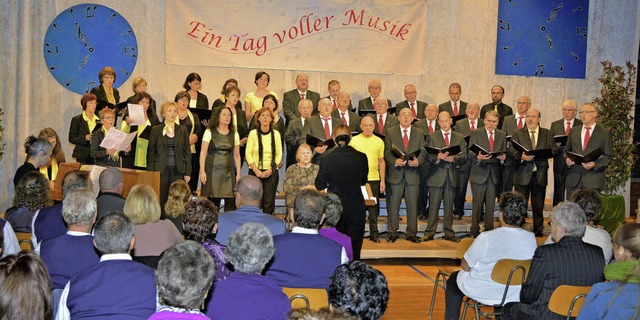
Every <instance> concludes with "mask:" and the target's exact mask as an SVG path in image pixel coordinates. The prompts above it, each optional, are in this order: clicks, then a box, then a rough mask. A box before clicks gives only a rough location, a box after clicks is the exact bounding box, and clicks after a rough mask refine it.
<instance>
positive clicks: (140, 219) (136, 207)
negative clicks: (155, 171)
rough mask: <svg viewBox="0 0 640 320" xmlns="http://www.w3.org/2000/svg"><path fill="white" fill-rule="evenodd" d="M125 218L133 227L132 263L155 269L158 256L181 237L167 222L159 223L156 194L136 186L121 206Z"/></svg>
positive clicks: (139, 185)
mask: <svg viewBox="0 0 640 320" xmlns="http://www.w3.org/2000/svg"><path fill="white" fill-rule="evenodd" d="M124 214H126V215H127V216H128V217H129V219H131V222H132V223H133V229H134V236H135V238H136V241H135V244H134V246H133V251H132V256H133V260H135V261H138V262H141V263H144V264H146V265H147V266H149V267H151V268H154V269H155V268H156V266H157V265H158V259H159V258H160V254H161V253H162V252H163V251H164V250H166V249H168V248H170V247H171V246H173V245H175V244H176V243H179V242H181V241H182V235H181V234H180V231H178V229H177V228H176V226H175V225H173V223H172V222H171V221H169V220H160V203H158V196H157V195H156V193H155V191H153V189H152V188H151V187H150V186H148V185H144V184H136V185H135V186H133V188H131V191H129V195H128V196H127V200H126V202H125V203H124Z"/></svg>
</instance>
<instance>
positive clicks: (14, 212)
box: [4, 171, 51, 232]
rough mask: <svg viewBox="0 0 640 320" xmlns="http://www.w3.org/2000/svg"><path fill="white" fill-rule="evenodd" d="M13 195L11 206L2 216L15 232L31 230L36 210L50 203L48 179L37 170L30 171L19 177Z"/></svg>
mask: <svg viewBox="0 0 640 320" xmlns="http://www.w3.org/2000/svg"><path fill="white" fill-rule="evenodd" d="M15 192H16V194H15V196H14V197H13V206H12V207H11V208H9V209H7V212H6V213H5V215H4V218H5V219H6V220H7V221H8V222H9V223H11V226H13V231H15V232H31V221H32V220H33V216H34V215H35V213H36V211H38V210H40V209H41V208H44V207H48V206H50V205H51V197H50V195H49V180H47V178H45V177H44V175H43V174H42V173H40V172H38V171H31V172H28V173H27V174H25V175H24V177H22V179H20V181H19V182H18V185H17V186H16V190H15Z"/></svg>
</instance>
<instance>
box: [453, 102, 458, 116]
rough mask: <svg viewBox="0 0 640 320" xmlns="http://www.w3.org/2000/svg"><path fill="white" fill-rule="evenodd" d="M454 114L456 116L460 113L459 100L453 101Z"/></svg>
mask: <svg viewBox="0 0 640 320" xmlns="http://www.w3.org/2000/svg"><path fill="white" fill-rule="evenodd" d="M453 115H454V116H457V115H458V101H456V102H454V103H453Z"/></svg>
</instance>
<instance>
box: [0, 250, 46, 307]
mask: <svg viewBox="0 0 640 320" xmlns="http://www.w3.org/2000/svg"><path fill="white" fill-rule="evenodd" d="M0 297H3V298H2V299H0V319H53V307H52V299H51V279H50V278H49V273H47V268H46V267H45V266H44V264H43V263H42V261H41V260H40V258H38V256H37V255H36V254H35V253H33V252H19V253H18V254H15V255H9V256H6V257H4V258H2V259H1V260H0Z"/></svg>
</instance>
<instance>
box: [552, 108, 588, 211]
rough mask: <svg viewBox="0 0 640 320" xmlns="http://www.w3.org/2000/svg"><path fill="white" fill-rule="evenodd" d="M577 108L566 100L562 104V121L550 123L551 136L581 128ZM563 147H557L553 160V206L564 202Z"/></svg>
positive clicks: (564, 171)
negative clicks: (556, 153)
mask: <svg viewBox="0 0 640 320" xmlns="http://www.w3.org/2000/svg"><path fill="white" fill-rule="evenodd" d="M577 110H578V107H577V105H576V102H575V101H573V100H567V101H565V102H564V103H563V104H562V119H560V120H557V121H554V122H552V123H551V128H550V129H551V134H553V136H561V135H565V136H568V135H569V132H571V129H572V128H573V127H577V126H581V125H582V121H581V120H580V119H578V118H576V112H577ZM565 147H566V145H565V146H559V148H560V152H559V153H558V155H557V156H556V157H555V158H553V205H554V206H555V205H557V204H558V203H560V202H562V201H564V192H565V186H564V181H565V179H566V177H567V163H566V162H565V161H564V151H565Z"/></svg>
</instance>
